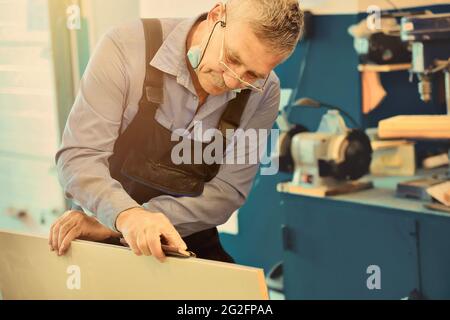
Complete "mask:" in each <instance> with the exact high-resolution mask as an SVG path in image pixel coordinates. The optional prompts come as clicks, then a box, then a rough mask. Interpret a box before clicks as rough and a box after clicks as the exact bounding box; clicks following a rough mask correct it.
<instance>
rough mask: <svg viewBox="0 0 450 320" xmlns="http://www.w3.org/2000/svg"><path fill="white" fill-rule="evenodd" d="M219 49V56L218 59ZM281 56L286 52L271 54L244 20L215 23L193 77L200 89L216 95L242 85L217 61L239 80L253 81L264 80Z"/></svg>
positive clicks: (240, 87) (241, 87) (283, 56)
mask: <svg viewBox="0 0 450 320" xmlns="http://www.w3.org/2000/svg"><path fill="white" fill-rule="evenodd" d="M211 23H214V22H211ZM211 23H210V25H211ZM212 25H213V24H212ZM208 36H209V34H208ZM224 37H225V38H224ZM222 48H223V55H222V56H223V58H222V60H220V57H221V50H222ZM285 58H286V55H279V54H274V53H272V52H271V50H270V48H269V47H268V46H266V45H264V44H263V43H262V42H261V41H260V40H259V39H258V38H257V37H256V36H255V34H254V33H253V31H252V30H251V28H250V26H249V25H248V24H247V23H245V22H239V21H233V23H228V24H227V26H226V27H225V28H223V27H221V26H220V24H219V25H217V26H216V28H215V30H214V33H213V36H212V38H211V42H210V44H209V45H208V47H207V48H206V51H205V56H204V58H203V61H202V62H201V64H200V66H199V68H198V70H197V71H198V72H197V76H198V79H199V82H200V85H201V86H202V88H203V90H205V91H206V92H207V93H208V94H210V95H220V94H223V93H225V92H227V91H231V90H234V89H243V88H245V87H246V85H245V84H243V83H242V82H241V81H239V80H238V79H236V77H235V75H233V73H232V72H230V71H229V70H227V69H226V68H225V67H224V66H223V65H221V64H220V61H223V62H224V63H226V65H227V66H228V67H229V68H231V69H232V70H233V71H234V73H236V74H237V75H238V76H239V77H240V78H241V79H243V80H245V81H247V82H249V83H251V84H253V83H252V82H254V81H255V80H257V79H262V81H264V80H265V79H266V78H267V77H268V76H269V74H270V72H271V71H272V70H273V69H274V68H275V67H276V66H277V65H278V64H280V63H281V62H282V61H283V60H284V59H285Z"/></svg>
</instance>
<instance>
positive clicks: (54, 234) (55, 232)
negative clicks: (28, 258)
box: [49, 213, 70, 251]
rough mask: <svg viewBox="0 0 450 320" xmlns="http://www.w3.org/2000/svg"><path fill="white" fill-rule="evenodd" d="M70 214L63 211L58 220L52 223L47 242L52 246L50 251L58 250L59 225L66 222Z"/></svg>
mask: <svg viewBox="0 0 450 320" xmlns="http://www.w3.org/2000/svg"><path fill="white" fill-rule="evenodd" d="M69 217H70V215H69V214H67V213H65V214H64V215H62V216H61V217H60V218H59V219H58V220H56V221H55V223H53V225H52V227H51V229H50V230H51V231H50V239H49V244H50V246H51V248H52V251H55V250H56V251H57V250H58V238H59V229H60V228H61V226H62V225H63V224H64V223H65V222H66V220H67V219H69Z"/></svg>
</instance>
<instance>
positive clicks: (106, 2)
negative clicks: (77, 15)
mask: <svg viewBox="0 0 450 320" xmlns="http://www.w3.org/2000/svg"><path fill="white" fill-rule="evenodd" d="M81 8H82V14H83V16H84V17H86V18H87V19H88V23H89V38H90V41H91V43H90V46H91V48H93V47H94V46H95V44H96V43H97V41H98V40H99V39H100V37H101V36H102V35H103V34H104V33H105V32H106V31H108V29H109V28H111V27H112V26H116V25H120V24H122V23H124V22H127V21H131V20H134V19H139V16H140V14H139V0H81Z"/></svg>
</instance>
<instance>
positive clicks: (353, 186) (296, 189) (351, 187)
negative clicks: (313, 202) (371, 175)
mask: <svg viewBox="0 0 450 320" xmlns="http://www.w3.org/2000/svg"><path fill="white" fill-rule="evenodd" d="M372 188H373V183H372V182H362V181H355V182H348V183H346V184H343V185H341V186H338V187H334V188H326V187H321V188H304V187H301V186H299V185H295V184H292V183H291V182H283V183H279V184H278V185H277V190H278V192H282V193H290V194H295V195H303V196H311V197H318V198H323V197H328V196H337V195H340V194H347V193H353V192H357V191H362V190H367V189H372Z"/></svg>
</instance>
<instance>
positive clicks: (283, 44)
mask: <svg viewBox="0 0 450 320" xmlns="http://www.w3.org/2000/svg"><path fill="white" fill-rule="evenodd" d="M226 8H227V20H228V21H233V20H238V19H240V20H242V19H245V20H247V22H248V23H250V26H251V28H252V29H253V32H255V35H256V36H257V37H258V39H260V40H261V41H263V42H265V43H267V44H268V45H269V46H270V47H271V49H272V50H274V51H275V52H276V53H278V54H291V53H292V52H293V51H294V49H295V47H296V45H297V42H298V41H299V39H300V37H301V35H302V33H303V26H304V21H303V11H302V10H301V9H300V5H299V1H298V0H229V1H228V2H227V4H226Z"/></svg>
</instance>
